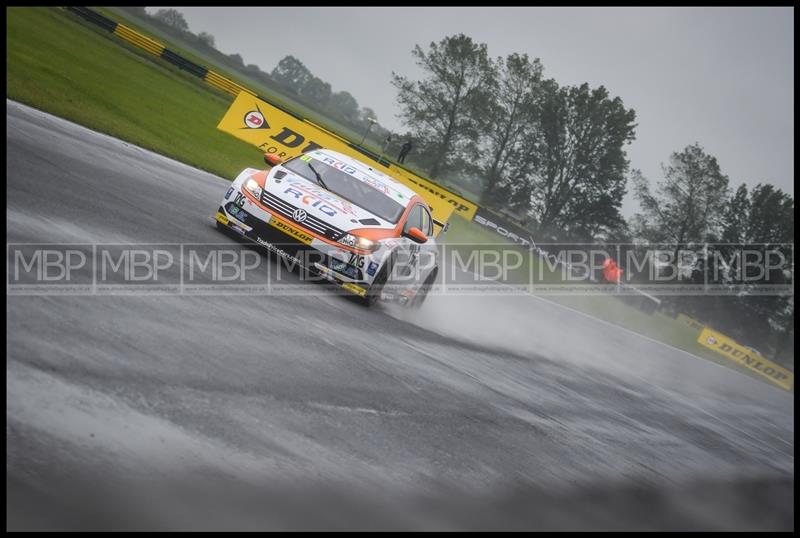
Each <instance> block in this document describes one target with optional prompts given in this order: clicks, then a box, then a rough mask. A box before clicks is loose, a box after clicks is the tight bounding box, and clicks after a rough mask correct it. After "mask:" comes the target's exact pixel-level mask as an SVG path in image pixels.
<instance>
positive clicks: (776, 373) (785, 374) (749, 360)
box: [697, 327, 794, 390]
mask: <svg viewBox="0 0 800 538" xmlns="http://www.w3.org/2000/svg"><path fill="white" fill-rule="evenodd" d="M697 342H698V343H700V344H701V345H703V346H705V347H707V348H709V349H713V350H714V351H716V352H717V353H720V354H722V355H725V356H726V357H727V358H729V359H731V360H732V361H736V362H738V363H739V364H741V365H742V366H745V367H747V368H749V369H751V370H753V371H754V372H756V373H758V374H760V375H762V376H764V377H766V378H767V379H769V380H770V381H772V382H773V383H775V384H776V385H778V386H780V387H783V388H785V389H786V390H792V387H793V386H794V374H793V373H792V372H790V371H789V370H787V369H786V368H784V367H783V366H779V365H777V364H775V363H774V362H772V361H770V360H767V359H766V358H764V357H763V356H762V355H761V354H759V353H758V352H755V351H753V350H751V349H749V348H746V347H744V346H743V345H741V344H738V343H736V341H734V340H733V339H732V338H730V337H728V336H725V335H724V334H722V333H718V332H717V331H714V330H712V329H709V328H708V327H706V328H704V329H703V331H702V332H701V333H700V336H699V337H698V339H697Z"/></svg>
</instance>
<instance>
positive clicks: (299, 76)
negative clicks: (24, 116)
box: [270, 56, 314, 93]
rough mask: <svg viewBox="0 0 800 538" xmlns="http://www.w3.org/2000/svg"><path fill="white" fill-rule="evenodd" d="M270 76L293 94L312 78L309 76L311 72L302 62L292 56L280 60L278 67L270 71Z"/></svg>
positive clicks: (312, 76)
mask: <svg viewBox="0 0 800 538" xmlns="http://www.w3.org/2000/svg"><path fill="white" fill-rule="evenodd" d="M270 76H271V77H272V79H273V80H274V81H275V82H277V83H279V84H283V85H284V86H286V87H287V88H289V89H290V90H292V91H294V92H295V93H299V92H300V88H302V87H304V86H305V85H306V84H308V83H309V81H311V79H313V78H314V75H312V74H311V71H309V70H308V68H307V67H306V66H305V65H304V64H303V62H301V61H300V60H298V59H297V58H295V57H294V56H285V57H284V58H282V59H281V61H280V62H278V65H277V66H275V69H273V70H272V73H271V74H270Z"/></svg>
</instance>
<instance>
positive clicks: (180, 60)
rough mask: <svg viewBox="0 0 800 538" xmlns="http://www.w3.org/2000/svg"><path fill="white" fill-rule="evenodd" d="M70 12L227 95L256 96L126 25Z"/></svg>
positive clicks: (97, 15)
mask: <svg viewBox="0 0 800 538" xmlns="http://www.w3.org/2000/svg"><path fill="white" fill-rule="evenodd" d="M67 9H68V10H69V11H71V12H72V13H75V14H76V15H79V16H80V17H83V18H84V19H86V20H87V21H89V22H91V23H93V24H96V25H97V26H99V27H100V28H103V29H104V30H106V31H108V32H111V33H112V34H115V35H116V36H118V37H119V38H121V39H123V40H125V41H127V42H128V43H130V44H131V45H133V46H135V47H138V48H140V49H142V50H144V51H145V52H147V53H149V54H152V55H153V56H156V57H159V58H161V59H163V60H165V61H167V62H169V63H171V64H172V65H174V66H176V67H178V68H179V69H182V70H183V71H186V72H188V73H190V74H192V75H194V76H196V77H198V78H201V79H203V80H205V81H206V82H207V83H208V84H210V85H211V86H214V87H215V88H217V89H220V90H222V91H224V92H226V93H229V94H231V95H233V96H234V97H236V96H237V95H239V92H246V93H249V94H251V95H255V93H253V92H252V91H250V90H248V89H247V88H245V87H244V86H241V85H239V84H237V83H235V82H234V81H232V80H230V79H228V78H225V77H223V76H222V75H220V74H219V73H215V72H214V71H211V70H210V69H208V68H207V67H204V66H202V65H199V64H196V63H194V62H192V61H191V60H187V59H186V58H184V57H183V56H181V55H180V54H178V53H177V52H175V51H172V50H169V49H168V48H167V47H166V46H164V45H163V44H161V43H159V42H158V41H156V40H154V39H151V38H149V37H147V36H146V35H143V34H140V33H139V32H137V31H136V30H134V29H133V28H129V27H128V26H125V25H124V24H121V23H118V22H117V21H114V20H111V19H109V18H108V17H106V16H104V15H101V14H100V13H97V12H96V11H93V10H91V9H89V8H86V7H74V6H70V7H67Z"/></svg>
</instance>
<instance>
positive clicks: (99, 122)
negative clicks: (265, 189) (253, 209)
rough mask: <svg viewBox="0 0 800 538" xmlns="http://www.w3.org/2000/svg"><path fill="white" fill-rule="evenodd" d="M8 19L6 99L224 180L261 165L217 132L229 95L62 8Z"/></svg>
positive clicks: (16, 12)
mask: <svg viewBox="0 0 800 538" xmlns="http://www.w3.org/2000/svg"><path fill="white" fill-rule="evenodd" d="M6 14H7V21H8V22H7V33H6V47H7V53H6V54H7V56H6V57H7V71H6V81H7V93H6V95H7V97H9V98H11V99H14V100H16V101H20V102H22V103H25V104H28V105H30V106H33V107H35V108H39V109H42V110H46V111H47V112H50V113H52V114H55V115H57V116H61V117H63V118H66V119H68V120H71V121H74V122H76V123H80V124H82V125H85V126H87V127H90V128H91V129H94V130H97V131H101V132H104V133H107V134H110V135H113V136H116V137H119V138H121V139H124V140H127V141H129V142H133V143H134V144H137V145H139V146H142V147H144V148H147V149H150V150H153V151H156V152H158V153H161V154H163V155H166V156H168V157H172V158H174V159H177V160H180V161H183V162H185V163H188V164H190V165H192V166H195V167H197V168H201V169H203V170H207V171H209V172H212V173H215V174H218V175H220V176H222V177H225V178H228V179H232V178H233V177H235V175H236V174H237V173H238V172H240V171H241V169H242V168H245V167H247V166H261V165H262V164H263V161H261V158H262V154H261V152H260V151H259V150H258V148H256V147H254V146H251V145H249V144H247V143H245V142H241V141H239V140H237V139H235V138H234V137H232V136H230V135H228V134H226V133H223V132H222V131H219V130H217V123H218V122H219V120H220V118H221V117H222V116H223V115H224V114H225V111H226V110H227V109H228V106H229V104H230V101H231V98H230V96H227V94H223V93H221V92H218V91H216V90H215V89H213V88H212V87H210V86H207V85H205V84H203V83H202V82H200V81H199V80H198V79H195V78H194V77H192V76H191V75H188V74H186V73H182V72H180V71H179V70H177V69H175V68H173V67H172V66H170V65H168V64H164V62H161V61H160V60H157V59H155V58H154V57H152V56H149V55H147V53H145V52H142V51H139V49H136V48H135V47H132V46H129V45H128V44H127V43H125V42H123V41H122V40H119V39H118V38H116V37H113V36H112V35H111V34H108V33H107V32H104V31H103V30H100V29H95V28H94V27H90V26H89V25H88V23H84V22H83V21H82V20H81V19H79V18H78V17H76V16H74V15H72V14H71V13H68V12H66V11H65V10H62V9H59V8H9V9H7V11H6ZM158 62H160V64H161V65H160V64H159V63H158Z"/></svg>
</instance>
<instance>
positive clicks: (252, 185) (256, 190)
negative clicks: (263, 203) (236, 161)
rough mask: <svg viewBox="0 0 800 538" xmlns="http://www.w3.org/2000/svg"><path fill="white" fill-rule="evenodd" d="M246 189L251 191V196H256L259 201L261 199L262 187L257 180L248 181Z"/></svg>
mask: <svg viewBox="0 0 800 538" xmlns="http://www.w3.org/2000/svg"><path fill="white" fill-rule="evenodd" d="M244 188H245V189H247V190H248V191H250V194H252V195H253V196H255V197H256V198H257V199H259V200H260V199H261V187H260V186H259V185H258V183H257V182H256V180H255V179H248V180H247V182H246V183H245V184H244Z"/></svg>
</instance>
